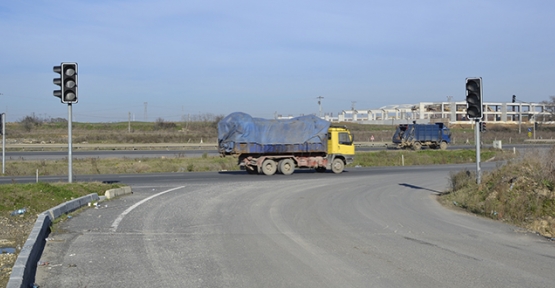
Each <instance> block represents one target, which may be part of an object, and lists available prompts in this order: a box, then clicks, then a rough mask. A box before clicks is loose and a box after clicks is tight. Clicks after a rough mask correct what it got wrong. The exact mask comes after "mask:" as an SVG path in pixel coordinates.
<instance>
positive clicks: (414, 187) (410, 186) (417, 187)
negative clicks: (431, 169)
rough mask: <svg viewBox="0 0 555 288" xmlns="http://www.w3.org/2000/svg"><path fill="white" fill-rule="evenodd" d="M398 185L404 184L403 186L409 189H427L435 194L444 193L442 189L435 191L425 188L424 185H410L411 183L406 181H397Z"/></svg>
mask: <svg viewBox="0 0 555 288" xmlns="http://www.w3.org/2000/svg"><path fill="white" fill-rule="evenodd" d="M399 185H400V186H405V187H407V188H411V189H419V190H427V191H430V192H433V193H435V194H437V195H441V194H444V193H445V192H443V191H437V190H433V189H429V188H425V187H420V186H416V185H412V184H407V183H399Z"/></svg>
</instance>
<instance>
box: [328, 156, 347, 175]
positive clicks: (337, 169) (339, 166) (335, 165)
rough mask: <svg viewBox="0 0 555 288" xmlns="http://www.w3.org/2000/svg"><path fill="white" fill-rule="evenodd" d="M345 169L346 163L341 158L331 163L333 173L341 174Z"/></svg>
mask: <svg viewBox="0 0 555 288" xmlns="http://www.w3.org/2000/svg"><path fill="white" fill-rule="evenodd" d="M344 168H345V163H343V160H341V159H339V158H335V159H333V162H332V163H331V171H333V173H335V174H339V173H341V172H343V169H344Z"/></svg>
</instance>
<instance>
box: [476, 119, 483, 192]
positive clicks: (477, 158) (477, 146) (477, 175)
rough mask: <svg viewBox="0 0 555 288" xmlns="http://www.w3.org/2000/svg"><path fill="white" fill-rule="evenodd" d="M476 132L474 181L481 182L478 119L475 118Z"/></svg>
mask: <svg viewBox="0 0 555 288" xmlns="http://www.w3.org/2000/svg"><path fill="white" fill-rule="evenodd" d="M474 131H475V133H476V183H478V184H480V183H482V170H481V169H480V119H476V125H474Z"/></svg>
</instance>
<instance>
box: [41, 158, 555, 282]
mask: <svg viewBox="0 0 555 288" xmlns="http://www.w3.org/2000/svg"><path fill="white" fill-rule="evenodd" d="M455 168H457V167H456V166H444V167H441V166H439V167H438V166H429V167H407V168H383V169H360V170H357V169H354V168H351V169H350V171H347V172H346V173H343V174H340V175H335V174H332V173H325V174H318V173H295V174H293V175H291V177H286V176H283V175H275V176H273V177H266V176H258V175H246V173H245V174H239V173H236V172H230V173H219V174H217V173H203V174H199V175H201V177H199V178H198V179H197V178H194V177H193V178H188V179H187V180H179V179H176V178H171V179H172V180H171V181H167V182H163V181H160V182H158V183H156V184H152V185H151V184H149V183H146V182H142V183H139V182H137V183H136V184H134V185H133V191H134V193H133V195H131V196H126V197H122V198H119V199H116V200H113V201H109V202H105V205H103V206H101V208H100V209H88V210H85V211H83V212H82V213H81V214H80V215H78V216H76V217H73V218H72V219H71V220H70V221H67V222H65V223H62V224H61V231H64V232H63V233H53V234H52V235H51V237H52V239H51V241H49V242H48V243H47V247H46V250H45V253H44V254H43V259H41V261H45V262H48V263H49V265H45V266H39V268H38V272H37V284H39V285H40V286H41V287H85V286H86V287H552V286H553V283H554V281H555V273H553V261H554V260H555V245H554V244H553V242H549V241H547V240H546V239H544V238H541V237H539V236H536V235H534V234H530V233H526V232H524V231H521V229H517V228H515V227H513V226H510V225H506V224H502V223H499V222H494V221H491V220H488V219H482V218H479V217H475V216H472V215H469V214H466V213H463V212H457V211H454V210H451V209H446V208H444V207H442V206H440V205H439V204H438V203H437V201H436V199H435V197H436V194H437V192H440V191H443V190H444V188H445V187H446V184H447V179H448V176H449V170H451V169H455ZM459 168H460V167H459ZM180 186H183V187H181V188H178V187H180ZM176 188H177V189H176ZM171 189H175V190H171ZM154 195H156V196H154ZM153 196H154V197H153ZM148 197H151V198H150V199H148V201H143V200H145V199H147V198H148ZM140 201H143V202H142V203H140V205H136V204H137V203H139V202H140ZM103 204H104V203H103ZM106 205H107V206H106ZM134 205H135V206H134ZM132 206H134V207H133V209H130V207H132ZM124 212H125V213H124ZM122 214H125V215H124V217H121V215H122ZM116 219H119V220H118V222H117V224H118V225H117V227H116V228H115V229H114V226H113V224H114V221H115V220H116Z"/></svg>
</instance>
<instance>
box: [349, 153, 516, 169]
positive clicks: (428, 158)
mask: <svg viewBox="0 0 555 288" xmlns="http://www.w3.org/2000/svg"><path fill="white" fill-rule="evenodd" d="M506 157H510V155H507V153H506V152H505V153H504V152H503V151H500V150H494V149H484V150H481V151H480V159H481V160H482V161H485V160H487V159H492V158H495V159H503V158H506ZM403 161H404V165H405V166H412V165H433V164H461V163H473V162H476V151H474V150H445V151H443V150H422V151H410V150H388V151H379V152H359V153H357V154H356V156H355V160H354V163H353V164H352V165H354V166H362V167H371V166H402V165H403Z"/></svg>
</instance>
